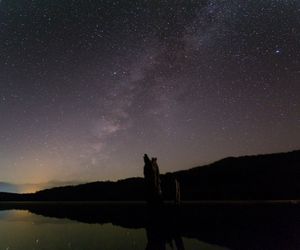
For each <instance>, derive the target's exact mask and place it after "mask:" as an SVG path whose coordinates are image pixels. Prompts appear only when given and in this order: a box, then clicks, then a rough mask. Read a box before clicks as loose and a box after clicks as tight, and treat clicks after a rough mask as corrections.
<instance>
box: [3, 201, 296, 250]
mask: <svg viewBox="0 0 300 250" xmlns="http://www.w3.org/2000/svg"><path fill="white" fill-rule="evenodd" d="M1 206H2V205H0V209H1ZM6 208H11V209H12V208H19V209H26V210H29V211H30V212H33V213H36V214H39V215H44V216H48V217H56V218H68V219H72V220H77V221H80V222H85V223H101V224H102V223H113V224H114V225H119V226H122V227H126V228H146V229H147V233H148V234H149V235H150V236H151V240H152V241H153V240H156V239H157V240H160V241H164V240H168V239H172V238H173V239H175V238H176V237H177V239H180V237H189V238H196V239H199V240H201V241H204V242H207V243H212V244H217V245H220V246H225V247H229V248H230V249H245V250H247V249H249V250H250V249H251V250H255V249H257V250H258V249H272V250H276V249H278V250H279V249H291V250H294V249H295V250H296V249H299V247H300V238H299V237H298V233H299V230H300V216H299V209H300V205H299V204H289V203H285V204H283V203H260V204H258V203H248V204H243V203H231V204H225V203H223V204H221V203H218V204H216V203H202V204H195V203H188V204H183V205H182V206H181V207H180V208H178V207H174V206H172V205H170V204H166V205H165V206H164V207H162V208H160V209H156V210H154V211H153V210H150V209H149V208H147V207H146V206H145V204H143V203H115V204H112V203H23V204H22V203H19V204H10V207H8V206H7V207H6ZM148 240H150V239H149V238H148Z"/></svg>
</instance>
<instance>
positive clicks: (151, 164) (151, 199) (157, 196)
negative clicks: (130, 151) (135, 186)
mask: <svg viewBox="0 0 300 250" xmlns="http://www.w3.org/2000/svg"><path fill="white" fill-rule="evenodd" d="M156 161H157V159H156V158H152V159H151V160H150V159H149V157H148V155H146V154H145V155H144V162H145V166H144V176H145V183H146V192H147V201H148V203H149V204H155V203H160V202H161V201H162V192H161V186H160V177H159V168H158V165H157V162H156Z"/></svg>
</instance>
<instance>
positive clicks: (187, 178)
mask: <svg viewBox="0 0 300 250" xmlns="http://www.w3.org/2000/svg"><path fill="white" fill-rule="evenodd" d="M173 176H175V177H176V178H177V179H178V180H179V182H180V186H181V189H182V192H181V193H182V199H183V200H203V199H204V200H256V199H259V200H265V199H274V200H276V199H279V200H282V199H299V198H300V182H299V179H300V150H298V151H293V152H289V153H280V154H269V155H259V156H244V157H237V158H234V157H230V158H226V159H223V160H220V161H218V162H215V163H213V164H210V165H207V166H203V167H196V168H192V169H189V170H184V171H179V172H175V173H173ZM161 178H162V189H163V193H164V198H165V199H172V192H173V191H174V190H173V189H172V188H170V187H172V185H171V182H172V180H173V179H172V177H171V174H165V175H162V176H161ZM144 199H145V191H144V180H143V179H142V178H130V179H125V180H120V181H117V182H94V183H87V184H82V185H78V186H67V187H58V188H52V189H47V190H43V191H39V192H37V193H35V194H29V195H23V196H21V195H13V194H7V193H6V194H4V193H0V200H46V201H47V200H102V201H112V200H115V201H126V200H137V201H139V200H144Z"/></svg>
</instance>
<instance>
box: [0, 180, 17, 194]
mask: <svg viewBox="0 0 300 250" xmlns="http://www.w3.org/2000/svg"><path fill="white" fill-rule="evenodd" d="M0 192H10V193H18V192H19V186H18V185H14V184H11V183H7V182H0Z"/></svg>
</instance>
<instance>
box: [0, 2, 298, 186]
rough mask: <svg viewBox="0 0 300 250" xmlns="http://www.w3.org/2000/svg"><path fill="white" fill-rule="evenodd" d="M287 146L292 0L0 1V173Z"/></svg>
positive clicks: (101, 170) (80, 173)
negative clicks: (144, 157) (147, 155)
mask: <svg viewBox="0 0 300 250" xmlns="http://www.w3.org/2000/svg"><path fill="white" fill-rule="evenodd" d="M175 2H176V4H175ZM299 148H300V1H298V0H294V1H293V0H251V1H250V0H246V1H244V0H232V1H228V0H208V1H200V0H198V1H166V0H165V1H163V0H161V1H155V0H152V1H150V0H148V1H146V0H133V1H127V0H126V1H125V0H124V1H113V0H111V1H109V0H106V1H104V0H103V1H100V0H98V1H96V0H82V1H80V0H78V1H76V0H51V1H48V0H30V1H29V0H15V1H12V0H2V1H0V181H6V182H13V183H39V182H47V181H52V180H59V181H73V180H74V181H92V180H108V179H109V180H116V179H120V178H126V177H131V176H141V175H142V167H143V158H142V157H143V154H144V153H148V154H149V155H151V156H156V157H158V163H159V166H160V169H161V172H163V173H164V172H168V171H175V170H179V169H187V168H190V167H194V166H197V165H202V164H206V163H210V162H213V161H215V160H218V159H221V158H223V157H226V156H240V155H246V154H260V153H272V152H281V151H290V150H294V149H299Z"/></svg>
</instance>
